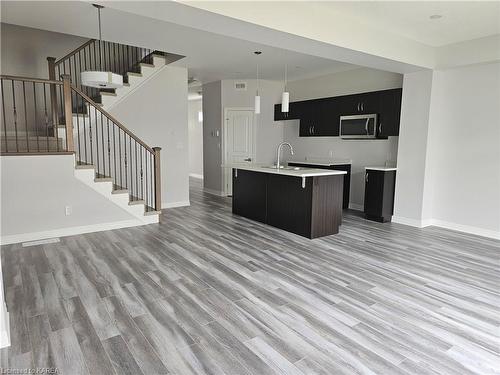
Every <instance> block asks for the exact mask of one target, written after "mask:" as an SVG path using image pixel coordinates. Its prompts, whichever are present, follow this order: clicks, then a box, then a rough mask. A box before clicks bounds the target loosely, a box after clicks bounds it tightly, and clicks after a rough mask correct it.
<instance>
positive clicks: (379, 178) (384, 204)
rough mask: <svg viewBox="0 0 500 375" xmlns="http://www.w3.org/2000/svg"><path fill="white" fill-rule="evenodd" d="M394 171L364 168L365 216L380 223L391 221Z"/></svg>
mask: <svg viewBox="0 0 500 375" xmlns="http://www.w3.org/2000/svg"><path fill="white" fill-rule="evenodd" d="M395 184H396V171H395V170H393V169H391V170H378V169H366V172H365V209H364V212H365V217H366V218H367V219H369V220H375V221H379V222H382V223H385V222H388V221H391V218H392V213H393V210H394V190H395Z"/></svg>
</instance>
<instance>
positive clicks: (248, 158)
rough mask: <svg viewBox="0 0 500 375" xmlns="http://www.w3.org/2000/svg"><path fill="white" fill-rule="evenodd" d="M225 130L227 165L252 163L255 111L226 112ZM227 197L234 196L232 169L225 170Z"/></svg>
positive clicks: (234, 110) (233, 110) (232, 110)
mask: <svg viewBox="0 0 500 375" xmlns="http://www.w3.org/2000/svg"><path fill="white" fill-rule="evenodd" d="M226 115H227V116H226V126H225V129H224V145H225V148H224V149H225V163H226V164H240V163H249V164H250V163H252V161H253V158H254V150H255V145H254V141H255V140H254V111H253V110H250V109H245V110H238V109H230V110H227V111H226ZM224 170H225V174H224V184H225V192H226V195H232V192H233V179H232V175H231V173H232V169H231V168H224Z"/></svg>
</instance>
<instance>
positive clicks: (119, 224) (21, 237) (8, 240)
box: [0, 220, 147, 245]
mask: <svg viewBox="0 0 500 375" xmlns="http://www.w3.org/2000/svg"><path fill="white" fill-rule="evenodd" d="M146 224H147V223H145V222H142V221H140V220H123V221H115V222H111V223H101V224H90V225H83V226H78V227H68V228H60V229H53V230H47V231H42V232H33V233H21V234H13V235H10V236H2V237H1V238H0V244H1V245H8V244H13V243H20V242H27V241H36V240H43V239H46V238H53V237H66V236H74V235H76V234H84V233H92V232H102V231H106V230H112V229H120V228H130V227H138V226H141V225H146Z"/></svg>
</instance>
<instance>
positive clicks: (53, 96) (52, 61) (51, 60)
mask: <svg viewBox="0 0 500 375" xmlns="http://www.w3.org/2000/svg"><path fill="white" fill-rule="evenodd" d="M47 63H48V64H49V79H50V80H51V81H55V80H56V58H55V57H47ZM49 87H50V109H51V112H52V125H53V126H54V136H55V135H56V134H55V132H56V130H55V128H56V127H57V125H58V124H59V119H58V118H57V90H56V85H54V84H50V85H49Z"/></svg>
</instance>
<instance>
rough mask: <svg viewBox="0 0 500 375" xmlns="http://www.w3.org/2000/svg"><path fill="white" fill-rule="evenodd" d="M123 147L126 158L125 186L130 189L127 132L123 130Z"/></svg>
mask: <svg viewBox="0 0 500 375" xmlns="http://www.w3.org/2000/svg"><path fill="white" fill-rule="evenodd" d="M123 149H124V152H125V154H124V160H125V168H124V170H125V188H126V189H128V177H127V133H125V131H124V132H123Z"/></svg>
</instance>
